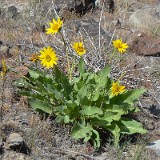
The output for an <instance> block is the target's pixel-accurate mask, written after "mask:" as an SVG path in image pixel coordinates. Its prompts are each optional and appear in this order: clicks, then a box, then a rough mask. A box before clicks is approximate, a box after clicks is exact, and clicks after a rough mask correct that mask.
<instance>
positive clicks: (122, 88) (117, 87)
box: [111, 82, 126, 96]
mask: <svg viewBox="0 0 160 160" xmlns="http://www.w3.org/2000/svg"><path fill="white" fill-rule="evenodd" d="M125 88H126V87H125V86H121V85H119V82H113V83H112V87H111V95H112V96H115V95H116V96H117V95H118V94H120V93H123V92H125V91H126V89H125Z"/></svg>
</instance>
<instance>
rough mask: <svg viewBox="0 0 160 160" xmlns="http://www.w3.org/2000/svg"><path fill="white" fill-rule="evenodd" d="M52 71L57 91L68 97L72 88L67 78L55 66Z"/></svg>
mask: <svg viewBox="0 0 160 160" xmlns="http://www.w3.org/2000/svg"><path fill="white" fill-rule="evenodd" d="M54 69H55V81H56V83H57V90H59V91H63V94H64V95H65V96H66V97H69V95H70V93H71V91H72V86H71V85H70V83H69V79H68V77H67V76H66V75H65V74H64V73H63V72H62V71H60V70H59V69H58V67H57V66H55V67H54Z"/></svg>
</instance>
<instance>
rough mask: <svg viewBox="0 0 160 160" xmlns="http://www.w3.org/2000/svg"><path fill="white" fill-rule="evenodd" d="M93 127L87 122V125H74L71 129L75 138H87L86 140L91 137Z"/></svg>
mask: <svg viewBox="0 0 160 160" xmlns="http://www.w3.org/2000/svg"><path fill="white" fill-rule="evenodd" d="M92 130H93V128H92V127H91V126H90V125H89V124H87V126H83V125H78V124H76V125H74V126H73V128H72V130H71V136H72V137H73V138H74V139H76V140H77V139H80V138H85V142H86V141H88V140H89V139H90V138H91V135H92Z"/></svg>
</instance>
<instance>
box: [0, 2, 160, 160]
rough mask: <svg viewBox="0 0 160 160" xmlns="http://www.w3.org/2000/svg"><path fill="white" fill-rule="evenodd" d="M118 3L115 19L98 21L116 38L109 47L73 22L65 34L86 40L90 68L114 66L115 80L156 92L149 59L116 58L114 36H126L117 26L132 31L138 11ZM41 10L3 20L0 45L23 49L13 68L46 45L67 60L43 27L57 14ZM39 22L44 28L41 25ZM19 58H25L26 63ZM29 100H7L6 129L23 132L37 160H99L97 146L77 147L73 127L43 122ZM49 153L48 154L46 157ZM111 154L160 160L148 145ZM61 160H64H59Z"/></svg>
mask: <svg viewBox="0 0 160 160" xmlns="http://www.w3.org/2000/svg"><path fill="white" fill-rule="evenodd" d="M39 2H41V3H42V1H40V0H39ZM49 2H51V1H47V3H49ZM116 2H117V8H116V12H115V13H114V15H111V14H108V13H103V11H101V12H99V15H101V16H100V18H99V17H98V18H99V19H98V18H97V20H98V21H100V20H101V23H100V24H99V25H100V27H102V28H103V29H104V30H105V31H107V32H108V34H109V36H110V37H111V39H110V41H109V42H108V41H105V40H104V37H103V35H102V33H101V32H98V35H96V36H97V39H95V37H94V38H93V37H92V36H91V35H90V34H89V33H88V31H87V30H86V29H83V28H82V29H81V30H80V31H79V32H78V33H77V31H76V25H75V24H74V23H73V22H74V21H72V23H73V25H72V26H71V28H67V27H68V26H67V25H66V24H67V22H66V23H65V24H64V30H63V33H64V35H65V39H66V41H67V43H68V45H69V46H70V45H71V44H72V42H73V41H74V40H75V39H76V38H77V37H78V38H79V37H81V36H83V38H84V41H85V43H86V46H87V48H88V51H89V54H88V55H87V56H86V57H85V61H86V63H87V65H88V68H92V69H93V70H95V71H97V70H99V69H101V68H102V67H103V66H104V65H105V64H107V63H108V62H109V63H110V65H111V66H112V70H113V71H112V76H113V77H114V78H115V79H118V78H120V77H121V76H122V75H124V76H123V77H122V79H121V80H122V82H123V83H124V84H126V85H127V87H128V88H135V87H141V86H144V87H148V88H147V89H148V90H150V91H153V90H155V86H154V85H155V84H154V82H152V75H151V73H150V68H147V67H152V64H151V63H148V61H149V60H148V61H147V60H146V58H144V57H138V56H136V55H134V54H132V53H130V54H129V55H123V56H116V57H112V56H111V55H110V51H111V40H112V39H113V38H114V37H120V34H119V35H117V34H116V31H117V30H116V29H115V30H114V29H113V28H114V27H113V26H114V25H115V24H116V22H117V20H120V21H121V22H122V24H123V25H124V26H122V27H126V29H128V26H126V23H125V20H126V18H128V16H129V15H130V14H131V12H132V9H136V8H134V5H133V4H128V3H124V2H122V1H121V0H116ZM153 2H155V1H154V0H140V1H138V0H137V1H136V0H135V1H134V2H133V3H138V4H142V3H148V4H151V3H153ZM5 3H6V4H11V3H17V4H22V3H23V4H26V5H27V4H28V0H5ZM44 3H45V1H43V4H44ZM39 4H40V3H39ZM39 6H40V7H41V8H38V5H36V6H33V5H31V1H30V8H26V10H25V12H24V13H23V18H22V19H19V20H13V19H5V18H4V19H1V20H0V26H1V27H0V33H1V34H0V40H2V41H3V42H4V43H8V44H12V46H14V47H15V46H20V48H16V47H15V50H12V54H13V53H14V52H15V54H13V55H15V56H14V58H13V57H11V58H10V59H8V60H7V63H8V66H10V67H15V66H19V65H23V64H28V65H30V62H28V56H29V55H30V53H34V52H37V51H38V50H39V49H40V48H42V47H44V46H46V45H51V46H54V47H55V49H56V51H57V52H58V53H59V57H60V58H61V59H62V61H63V54H64V53H63V48H62V43H63V42H62V41H61V40H60V39H59V37H58V36H57V37H55V38H54V40H53V38H52V37H48V36H46V35H45V34H44V33H43V32H42V30H41V27H42V26H43V25H47V22H48V21H49V20H50V19H51V17H52V14H50V13H51V12H50V11H51V8H52V7H53V6H51V7H50V8H48V12H45V13H41V14H40V13H39V12H41V11H42V10H43V9H42V7H43V5H42V4H41V5H39ZM33 8H34V9H36V11H37V12H38V14H36V16H35V17H32V16H28V14H29V13H30V11H31V10H33ZM44 10H45V9H44ZM44 10H43V11H44ZM44 14H45V15H44ZM54 14H57V13H54ZM82 19H83V17H82ZM85 19H87V17H84V20H85ZM33 20H35V22H33ZM38 21H39V23H38V25H37V22H38ZM108 21H109V23H108ZM37 28H38V29H37ZM11 42H12V43H11ZM69 50H70V59H71V60H72V54H73V51H72V49H71V47H70V48H69ZM98 53H101V54H98ZM19 57H21V58H22V59H21V58H19ZM146 64H147V67H146ZM61 65H62V67H63V68H65V66H66V64H64V61H63V63H62V64H61ZM145 67H146V68H145ZM144 75H145V77H144ZM138 78H139V79H138ZM142 79H143V81H142ZM11 81H12V79H11V77H7V80H6V81H5V85H4V87H8V85H11ZM10 87H11V86H10ZM14 89H15V88H14ZM157 92H158V91H157ZM154 94H155V95H154V96H155V97H156V93H155V92H154ZM23 98H24V97H23ZM23 98H21V99H18V100H17V97H16V96H14V95H13V97H12V101H10V102H8V101H7V99H3V109H4V110H3V124H4V126H7V127H8V126H9V127H8V128H9V131H8V132H12V131H17V132H22V134H23V136H24V139H25V142H26V143H27V145H28V146H29V148H30V149H31V150H32V154H31V156H32V158H33V159H36V157H37V156H39V155H41V156H40V159H43V158H45V156H48V157H49V156H50V157H54V156H56V155H59V157H60V156H61V157H65V155H69V156H71V155H72V156H71V157H74V156H75V155H78V156H83V158H84V159H96V158H94V156H92V154H93V151H94V150H93V148H92V147H90V146H87V144H82V143H81V142H75V141H73V140H71V138H70V137H69V135H68V132H69V127H68V128H67V126H59V125H57V124H56V123H54V122H53V121H50V119H47V120H44V119H41V118H40V116H39V115H37V114H36V113H35V112H33V111H32V109H31V108H30V106H28V104H27V102H26V99H23ZM22 113H26V115H25V114H24V118H26V120H27V123H28V124H27V125H24V124H23V123H22V122H20V120H21V119H23V118H21V114H22ZM18 116H19V117H18ZM7 121H10V122H12V123H11V124H10V125H8V123H9V122H8V123H6V122H7ZM17 121H18V124H17ZM5 123H6V124H5ZM18 125H20V126H18ZM7 127H6V128H7ZM10 129H11V131H10ZM6 130H8V129H5V128H4V130H3V136H4V139H5V138H6V132H7V131H6ZM8 132H7V133H8ZM61 134H62V135H61ZM63 136H64V137H63ZM46 150H47V151H46ZM104 150H105V149H104ZM45 151H46V152H47V154H48V155H47V154H46V153H44V152H45ZM105 151H106V152H108V153H107V156H111V157H110V158H111V159H112V158H113V159H114V160H116V159H117V160H121V159H123V160H150V159H155V160H156V157H155V155H154V154H152V152H150V151H148V150H146V149H145V145H144V144H143V142H142V143H140V144H135V145H132V144H131V143H128V144H126V145H124V146H122V147H121V148H119V149H115V148H113V147H112V146H111V145H109V146H108V148H107V147H106V150H105ZM53 153H54V154H53ZM69 156H68V157H69ZM66 157H67V156H66ZM75 157H76V156H75ZM56 158H57V159H58V156H57V157H56ZM48 159H49V158H48ZM97 159H98V158H97ZM157 160H158V159H157Z"/></svg>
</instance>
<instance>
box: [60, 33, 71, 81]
mask: <svg viewBox="0 0 160 160" xmlns="http://www.w3.org/2000/svg"><path fill="white" fill-rule="evenodd" d="M59 33H60V35H61V38H62V41H63V43H64V51H65V53H66V58H67V66H68V72H69V80H70V81H71V79H72V70H71V67H70V61H69V56H68V52H67V44H66V41H65V39H64V36H63V34H62V33H61V32H59Z"/></svg>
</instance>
